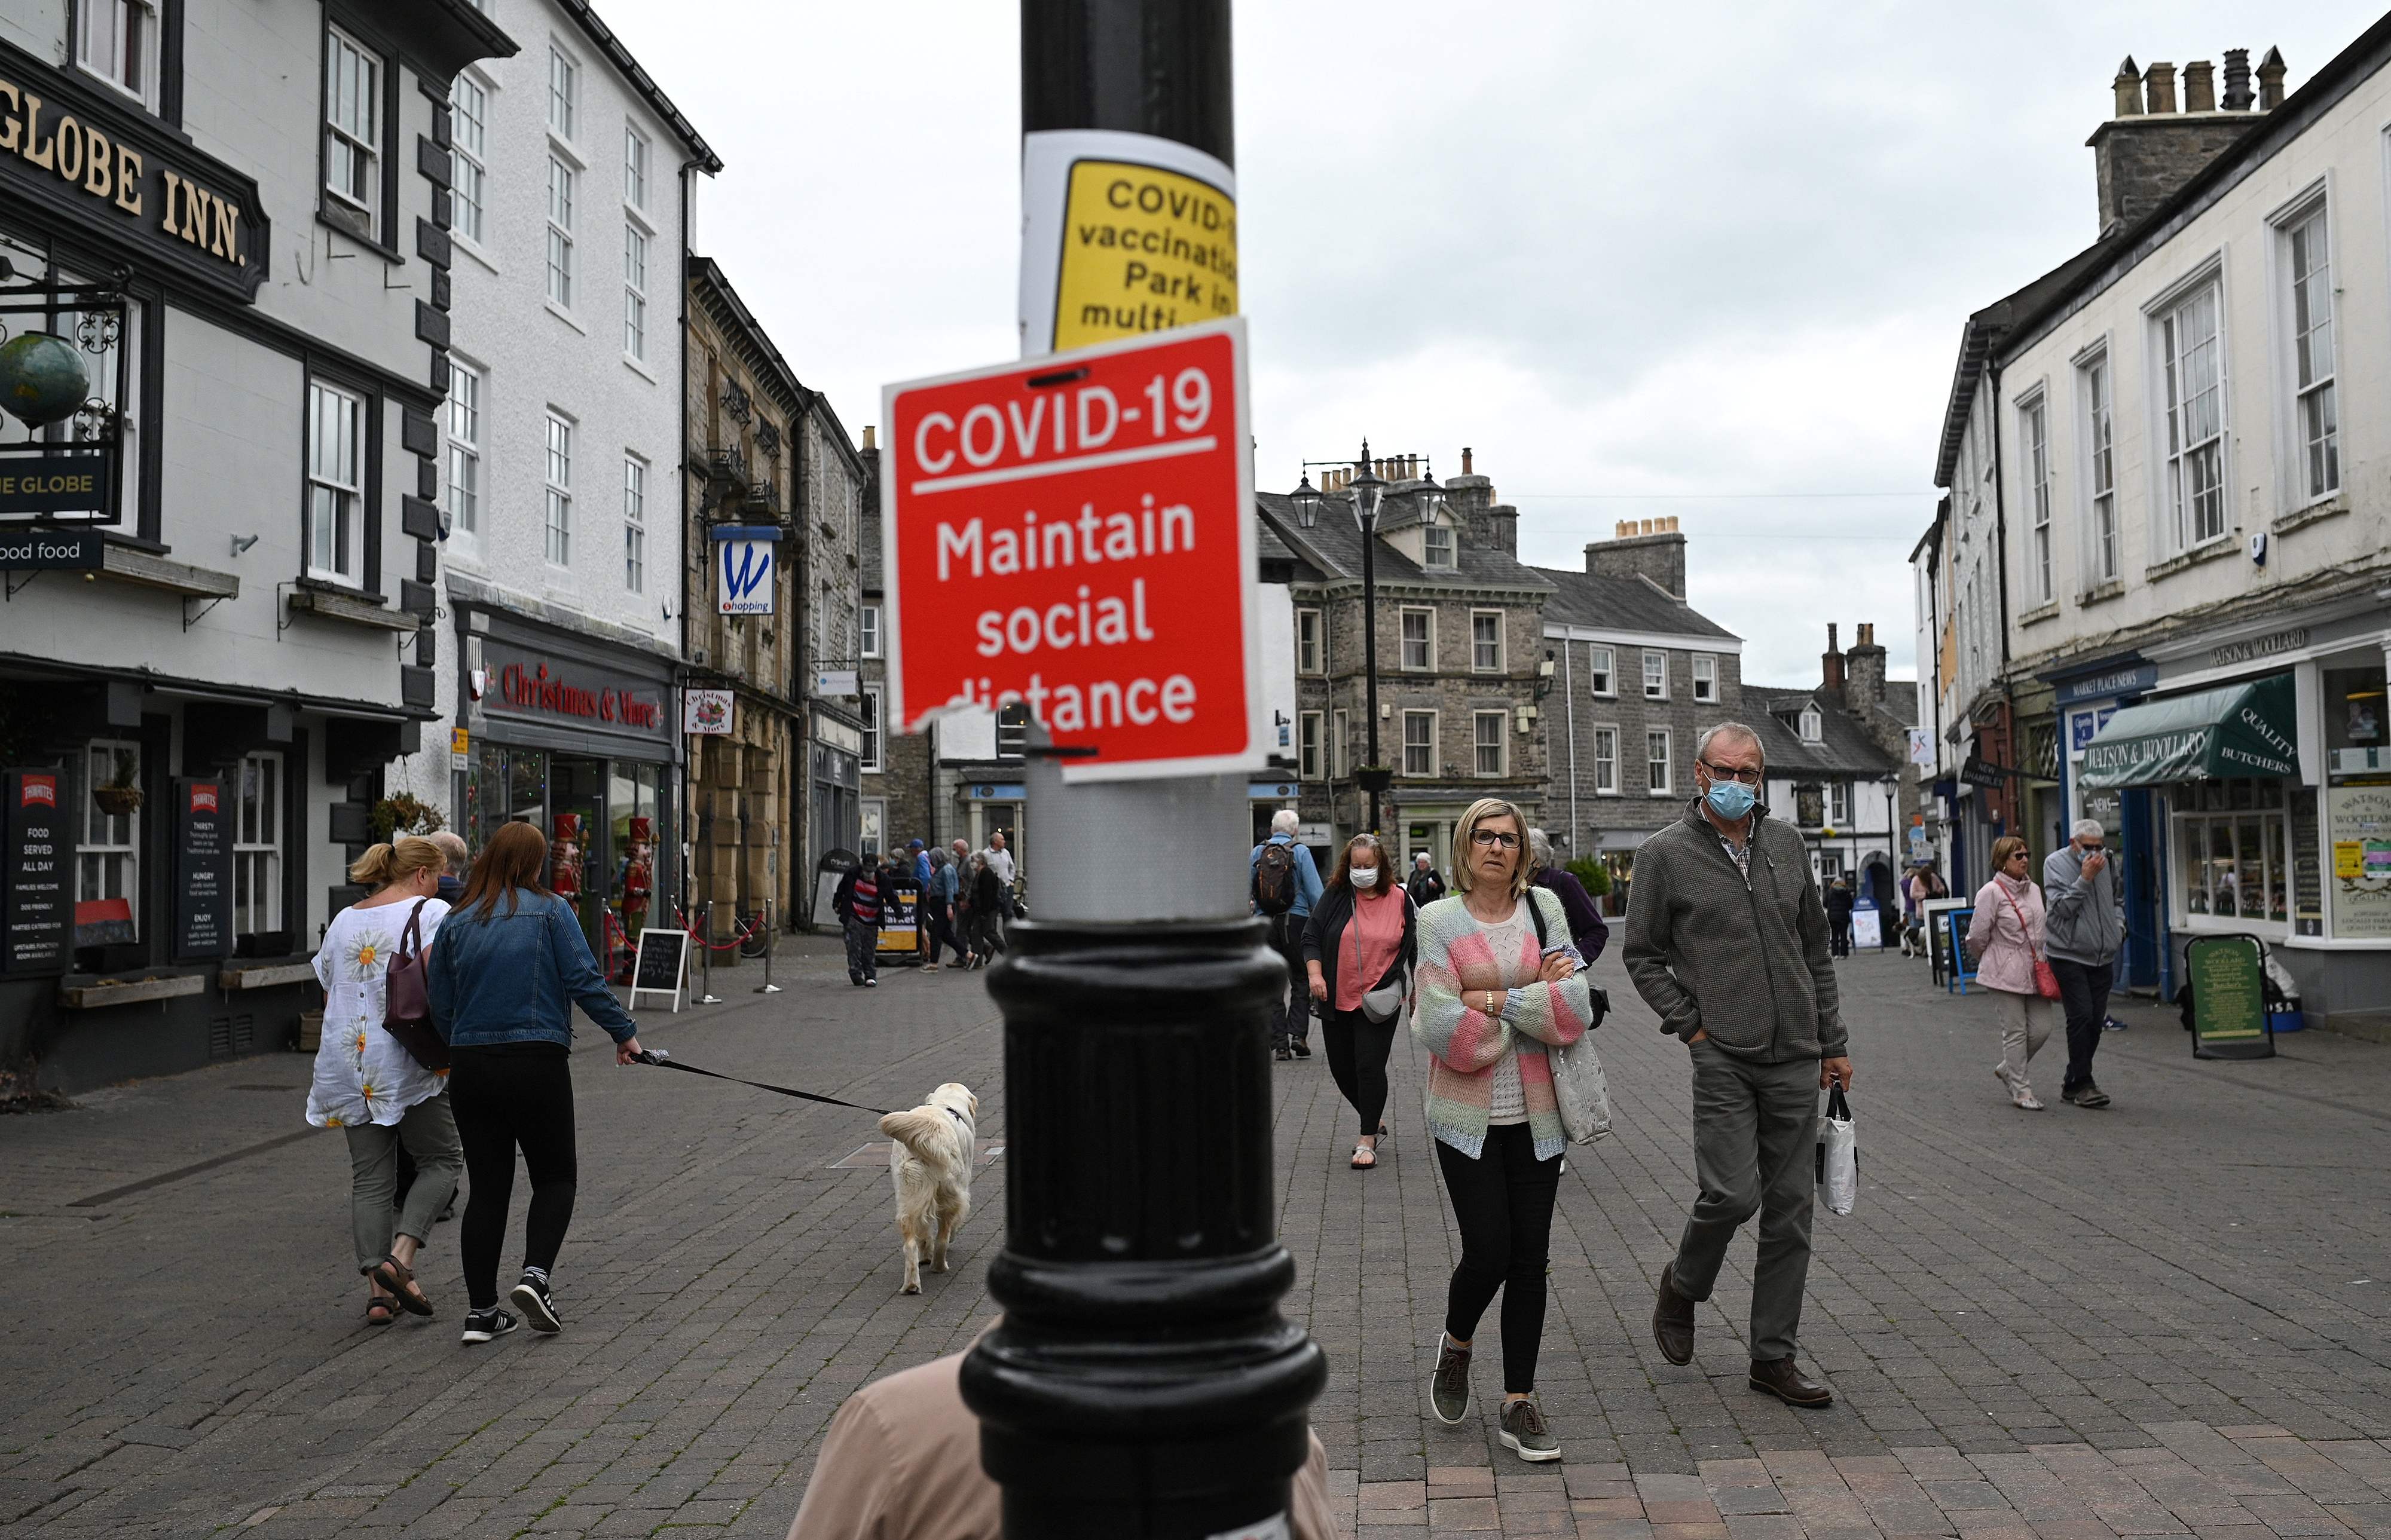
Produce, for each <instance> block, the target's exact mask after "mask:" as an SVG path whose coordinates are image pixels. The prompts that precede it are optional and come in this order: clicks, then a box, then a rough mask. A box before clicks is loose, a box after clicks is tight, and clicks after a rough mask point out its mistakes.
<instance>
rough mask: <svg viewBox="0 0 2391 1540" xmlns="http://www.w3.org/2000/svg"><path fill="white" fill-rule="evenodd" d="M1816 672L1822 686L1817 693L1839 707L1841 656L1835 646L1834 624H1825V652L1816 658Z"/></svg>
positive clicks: (1841, 678) (1841, 687)
mask: <svg viewBox="0 0 2391 1540" xmlns="http://www.w3.org/2000/svg"><path fill="white" fill-rule="evenodd" d="M1818 671H1819V675H1820V678H1821V679H1822V681H1823V686H1822V687H1821V688H1820V690H1819V692H1818V693H1820V694H1821V695H1824V696H1825V697H1827V699H1829V700H1831V701H1833V702H1834V703H1835V704H1836V705H1838V706H1840V705H1842V703H1843V654H1842V649H1841V648H1838V647H1837V646H1836V644H1835V622H1832V621H1829V622H1827V650H1826V651H1825V652H1823V653H1821V654H1819V657H1818Z"/></svg>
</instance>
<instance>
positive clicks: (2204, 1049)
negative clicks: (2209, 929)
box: [2183, 936, 2275, 1059]
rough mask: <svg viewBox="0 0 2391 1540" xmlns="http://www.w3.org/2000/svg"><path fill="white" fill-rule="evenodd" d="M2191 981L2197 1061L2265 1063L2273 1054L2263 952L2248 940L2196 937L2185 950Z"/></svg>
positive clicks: (2192, 1031) (2187, 969) (2184, 966)
mask: <svg viewBox="0 0 2391 1540" xmlns="http://www.w3.org/2000/svg"><path fill="white" fill-rule="evenodd" d="M2183 968H2184V971H2185V973H2187V974H2189V975H2190V976H2191V1052H2192V1057H2193V1058H2195V1059H2267V1058H2271V1057H2272V1056H2273V1054H2274V1052H2275V1038H2274V1033H2273V1032H2272V1031H2271V1030H2269V1027H2268V1020H2267V969H2266V962H2265V954H2264V953H2263V952H2261V951H2260V950H2259V946H2258V942H2257V940H2256V939H2255V937H2251V936H2198V937H2195V938H2193V939H2192V940H2191V942H2190V943H2187V944H2186V945H2185V947H2184V956H2183Z"/></svg>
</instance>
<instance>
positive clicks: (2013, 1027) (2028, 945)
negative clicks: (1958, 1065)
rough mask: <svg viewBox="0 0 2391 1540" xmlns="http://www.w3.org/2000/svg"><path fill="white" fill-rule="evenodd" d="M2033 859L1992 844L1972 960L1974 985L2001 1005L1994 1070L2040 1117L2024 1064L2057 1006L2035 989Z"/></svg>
mask: <svg viewBox="0 0 2391 1540" xmlns="http://www.w3.org/2000/svg"><path fill="white" fill-rule="evenodd" d="M2033 859H2034V858H2033V856H2032V855H2030V854H2029V853H2027V851H2026V848H2025V841H2023V840H2021V839H2019V838H2018V837H2017V836H2016V835H2014V834H2010V835H2004V836H2003V837H2001V838H2000V839H1998V840H1996V841H1993V879H1992V880H1991V881H1990V882H1987V883H1985V884H1984V886H1983V887H1982V888H1979V889H1978V890H1977V891H1976V913H1975V918H1973V919H1971V920H1970V921H1969V923H1968V956H1970V957H1971V958H1972V959H1973V960H1974V962H1975V965H1976V982H1978V983H1980V984H1982V985H1983V986H1984V987H1985V988H1986V989H1989V990H1991V991H1992V992H1993V997H1994V998H1995V999H1996V1000H1997V1001H1999V1002H2000V1015H2001V1061H2000V1062H1999V1063H1998V1064H1997V1065H1995V1066H1993V1073H1994V1074H1996V1075H1997V1076H1999V1077H2000V1082H2001V1084H2002V1085H2003V1086H2004V1087H2005V1088H2007V1090H2008V1091H2009V1094H2010V1101H2011V1102H2013V1103H2015V1104H2016V1105H2017V1106H2018V1108H2019V1109H2020V1110H2023V1111H2027V1112H2039V1111H2041V1110H2042V1103H2041V1102H2040V1101H2038V1100H2036V1097H2035V1094H2034V1086H2033V1085H2032V1084H2029V1083H2028V1082H2027V1080H2026V1062H2027V1061H2028V1060H2029V1059H2033V1058H2034V1056H2035V1053H2036V1050H2038V1049H2039V1048H2040V1047H2041V1046H2042V1045H2043V1043H2044V1042H2045V1041H2046V1040H2048V1039H2049V1036H2050V1029H2051V1023H2052V1020H2053V1019H2054V1018H2055V1017H2056V1016H2057V1015H2058V1009H2057V1007H2058V1002H2057V1001H2055V1000H2048V999H2045V998H2044V997H2043V995H2042V992H2041V991H2040V990H2039V989H2037V988H2036V986H2035V977H2034V975H2035V964H2036V962H2037V961H2039V960H2040V959H2041V958H2042V956H2043V950H2042V922H2043V911H2042V890H2041V889H2040V888H2038V887H2036V886H2035V882H2034V879H2032V878H2031V877H2028V876H2027V875H2026V874H2027V872H2029V871H2030V870H2032V869H2033Z"/></svg>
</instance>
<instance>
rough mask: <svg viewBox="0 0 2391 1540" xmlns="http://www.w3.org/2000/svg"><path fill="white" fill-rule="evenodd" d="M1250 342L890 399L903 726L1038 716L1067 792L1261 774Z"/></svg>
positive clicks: (1232, 334) (892, 587) (1006, 369)
mask: <svg viewBox="0 0 2391 1540" xmlns="http://www.w3.org/2000/svg"><path fill="white" fill-rule="evenodd" d="M1245 340H1246V339H1245V323H1244V322H1243V321H1242V320H1241V319H1236V318H1232V319H1229V320H1226V321H1221V322H1218V323H1214V324H1211V325H1208V326H1204V327H1190V328H1187V329H1186V330H1183V331H1175V332H1170V333H1167V334H1165V335H1163V336H1161V337H1159V338H1157V340H1151V341H1145V340H1140V341H1131V342H1118V343H1110V344H1107V345H1105V346H1102V347H1095V348H1089V349H1085V350H1083V351H1080V352H1078V353H1054V354H1050V355H1049V356H1047V357H1044V358H1040V359H1035V360H1031V361H1028V362H1026V363H1020V364H1011V365H1006V366H1002V367H999V368H992V369H981V370H976V371H974V372H973V373H970V374H963V375H954V376H950V377H948V378H945V379H931V380H922V381H917V382H915V383H912V384H908V385H892V386H890V387H889V388H888V389H887V391H886V392H885V413H884V415H885V418H886V421H887V429H888V446H889V454H890V461H891V463H890V464H889V466H888V468H887V471H886V473H885V475H884V476H883V478H882V481H881V487H882V492H881V518H882V520H883V544H884V549H885V551H886V552H887V553H888V556H889V570H888V605H889V609H890V611H891V617H892V618H891V622H890V625H889V628H888V635H889V651H888V689H889V701H888V706H889V711H890V714H891V716H892V717H893V719H894V720H895V721H896V722H897V723H898V724H899V725H901V727H902V728H903V730H904V731H906V732H918V731H920V730H921V727H922V725H923V724H924V723H925V722H926V721H927V720H929V718H931V717H932V716H934V715H936V714H937V712H940V711H943V710H947V709H949V708H951V707H957V706H965V705H979V706H984V707H987V708H989V710H1001V709H1002V708H1003V707H1006V706H1010V705H1013V704H1015V703H1016V702H1021V703H1026V704H1027V707H1028V709H1029V712H1030V714H1031V715H1032V716H1033V717H1034V718H1035V719H1036V720H1038V721H1040V722H1041V723H1043V724H1044V725H1046V727H1047V729H1048V731H1049V732H1051V733H1052V734H1053V739H1054V742H1055V743H1056V744H1057V745H1059V746H1064V747H1074V748H1079V749H1082V750H1092V751H1093V752H1092V753H1089V754H1085V755H1082V756H1075V757H1072V758H1070V759H1067V760H1066V761H1065V762H1064V774H1065V776H1066V777H1067V778H1071V779H1128V778H1132V777H1139V776H1177V775H1188V774H1197V773H1203V772H1208V771H1214V770H1242V769H1247V768H1249V767H1251V766H1252V765H1253V764H1256V763H1258V755H1259V753H1260V746H1261V745H1263V744H1264V743H1265V742H1266V741H1267V739H1266V738H1264V736H1263V735H1262V734H1261V733H1260V731H1259V730H1258V719H1259V718H1260V713H1261V711H1262V705H1261V668H1260V647H1259V645H1258V640H1257V638H1258V635H1259V631H1260V620H1259V616H1258V614H1257V609H1256V605H1257V595H1256V592H1255V585H1256V576H1255V568H1254V516H1253V472H1252V461H1251V458H1250V456H1249V455H1248V453H1247V446H1248V445H1249V444H1250V443H1251V442H1252V440H1251V438H1250V435H1249V432H1248V429H1247V415H1246V390H1245V379H1246V366H1245Z"/></svg>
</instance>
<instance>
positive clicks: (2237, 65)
mask: <svg viewBox="0 0 2391 1540" xmlns="http://www.w3.org/2000/svg"><path fill="white" fill-rule="evenodd" d="M2257 99H2258V98H2257V97H2256V96H2253V95H2251V93H2250V50H2249V49H2247V48H2228V49H2226V50H2225V100H2224V103H2223V106H2224V108H2225V110H2226V111H2228V112H2247V111H2249V110H2250V108H2251V104H2253V103H2254V102H2255V101H2256V100H2257Z"/></svg>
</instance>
